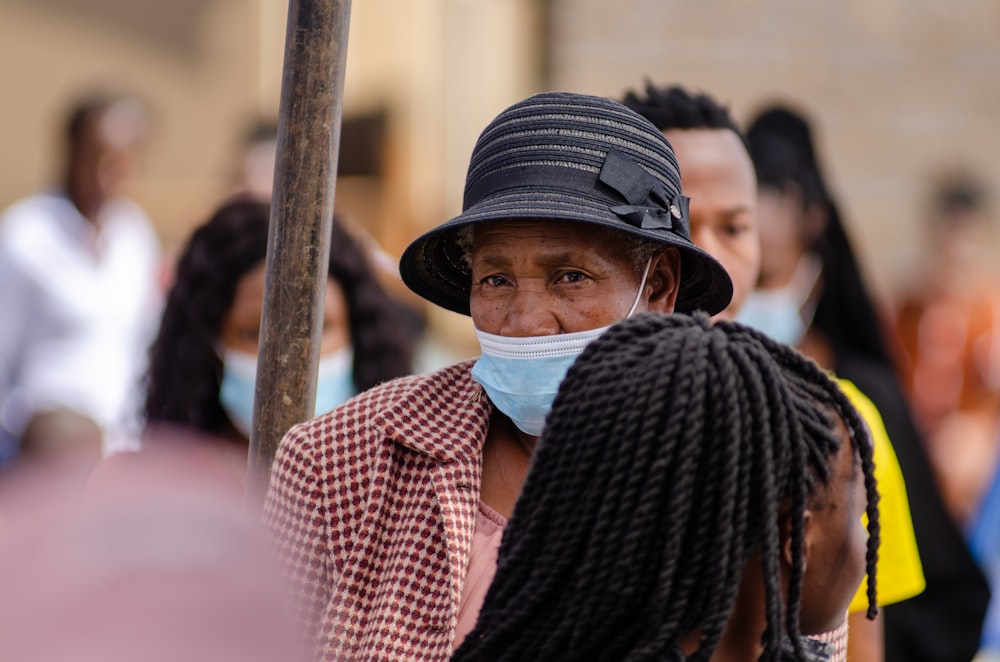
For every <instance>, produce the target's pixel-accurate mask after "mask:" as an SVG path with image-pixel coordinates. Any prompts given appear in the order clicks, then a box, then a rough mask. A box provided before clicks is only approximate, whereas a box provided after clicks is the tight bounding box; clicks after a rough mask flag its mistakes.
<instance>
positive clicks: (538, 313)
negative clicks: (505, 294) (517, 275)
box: [500, 287, 561, 338]
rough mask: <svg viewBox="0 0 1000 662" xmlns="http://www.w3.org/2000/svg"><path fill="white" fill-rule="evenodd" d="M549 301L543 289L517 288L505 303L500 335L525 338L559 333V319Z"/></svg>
mask: <svg viewBox="0 0 1000 662" xmlns="http://www.w3.org/2000/svg"><path fill="white" fill-rule="evenodd" d="M550 299H551V296H550V295H549V294H547V293H546V292H545V291H544V288H542V289H539V288H532V287H519V288H518V290H517V292H515V293H514V295H513V296H511V297H510V299H509V300H508V301H507V306H506V310H505V311H504V316H503V322H502V323H501V325H500V335H501V336H510V337H514V338H527V337H531V336H552V335H556V334H558V333H560V332H561V330H560V325H559V319H558V316H557V315H556V311H555V309H554V306H553V302H552V301H551V300H550Z"/></svg>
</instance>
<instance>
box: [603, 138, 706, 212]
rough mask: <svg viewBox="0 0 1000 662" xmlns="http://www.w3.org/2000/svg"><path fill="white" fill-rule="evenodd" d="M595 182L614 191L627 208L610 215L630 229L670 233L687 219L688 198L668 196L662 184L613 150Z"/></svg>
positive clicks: (610, 151)
mask: <svg viewBox="0 0 1000 662" xmlns="http://www.w3.org/2000/svg"><path fill="white" fill-rule="evenodd" d="M598 181H600V182H601V183H603V184H605V185H606V186H608V187H610V188H612V189H614V190H615V191H616V192H617V193H618V194H619V195H620V196H621V197H622V198H624V200H625V201H626V202H627V203H628V204H627V205H617V206H614V207H612V208H611V212H612V213H613V214H615V215H616V216H618V218H620V219H622V220H623V221H625V222H626V223H628V224H629V225H631V226H633V227H637V228H642V229H643V230H670V229H672V228H673V220H672V219H675V220H677V221H679V222H680V223H681V225H682V226H683V225H684V224H685V222H686V221H687V217H688V197H687V196H685V195H681V194H679V193H678V194H677V195H670V192H669V191H668V190H667V188H666V186H664V185H663V182H661V181H660V180H658V179H657V178H656V177H653V176H652V175H651V174H649V173H648V172H646V171H645V170H643V169H642V166H640V165H639V164H638V163H636V162H634V161H632V160H631V159H629V158H628V157H626V156H625V155H624V154H622V153H621V152H619V151H618V150H615V149H609V150H608V155H607V157H606V158H605V159H604V165H603V166H602V167H601V173H600V175H598Z"/></svg>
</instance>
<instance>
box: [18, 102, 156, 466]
mask: <svg viewBox="0 0 1000 662" xmlns="http://www.w3.org/2000/svg"><path fill="white" fill-rule="evenodd" d="M146 129H147V121H146V114H145V112H144V110H143V108H142V106H141V105H140V104H139V103H137V102H136V101H133V100H131V99H127V98H122V97H117V96H96V97H93V98H88V99H86V100H84V101H82V102H80V103H79V104H77V105H76V106H75V107H74V108H73V109H72V110H71V112H70V114H69V116H68V119H67V122H66V129H65V131H66V134H65V153H64V160H63V165H62V168H63V170H62V175H61V179H60V181H59V182H58V184H57V185H56V186H55V187H54V188H52V189H51V190H48V191H45V192H42V193H38V194H36V195H32V196H30V197H28V198H25V199H23V200H20V201H18V202H16V203H15V204H13V205H12V206H10V207H9V208H8V209H7V210H5V211H4V212H3V215H2V216H0V283H3V287H0V310H2V311H3V314H4V323H3V324H2V325H0V439H2V442H3V443H2V449H3V454H4V456H5V457H6V458H7V459H9V458H10V457H11V456H13V455H16V454H19V455H21V456H23V457H28V458H30V457H39V456H45V457H51V456H52V455H58V456H60V457H67V456H73V457H84V458H87V459H96V458H98V457H100V454H101V452H102V450H104V449H106V448H109V447H114V446H116V445H118V444H120V443H122V441H123V440H125V439H127V438H129V436H130V433H131V430H130V423H131V422H134V417H135V413H134V412H137V408H136V404H137V403H138V401H139V398H138V397H137V395H138V393H139V391H140V385H141V376H142V373H143V371H144V368H145V354H146V350H147V345H148V342H149V340H150V339H151V337H152V334H153V332H154V331H155V325H156V319H157V315H158V312H159V304H160V293H159V287H158V280H157V277H158V270H159V267H160V252H159V242H158V240H157V237H156V234H155V232H154V231H153V228H152V226H151V224H150V222H149V219H148V218H147V216H146V214H145V213H144V212H143V211H142V210H141V209H140V208H139V207H138V206H137V205H136V204H135V203H134V202H131V201H129V200H127V199H125V198H124V197H122V191H123V187H124V186H125V185H126V184H127V182H128V181H129V179H130V178H131V176H132V175H133V173H134V171H135V168H136V166H137V163H138V159H139V156H140V151H141V146H142V142H143V138H144V137H145V134H146Z"/></svg>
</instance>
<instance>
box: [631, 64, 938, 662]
mask: <svg viewBox="0 0 1000 662" xmlns="http://www.w3.org/2000/svg"><path fill="white" fill-rule="evenodd" d="M625 103H626V104H628V105H630V106H631V107H632V108H634V109H635V110H637V111H638V112H640V113H641V114H643V115H645V116H646V117H648V118H649V119H650V120H651V121H652V122H653V123H654V124H655V125H656V126H657V127H658V128H659V129H660V130H662V131H663V133H664V135H665V136H666V137H667V139H668V140H669V141H670V143H671V144H672V145H673V146H674V151H675V153H676V154H677V161H678V163H679V164H680V166H681V174H682V181H683V182H684V185H685V189H684V190H685V191H688V190H690V191H691V195H692V201H691V237H692V240H693V241H694V242H695V243H696V244H697V245H698V246H700V247H701V248H703V249H705V250H706V251H708V252H709V253H711V254H712V255H714V256H715V257H716V258H718V259H719V261H720V262H722V265H723V266H724V267H726V270H727V271H728V272H729V274H730V276H731V277H732V279H733V292H734V295H733V301H732V302H730V304H729V307H727V308H726V309H725V310H724V311H723V312H722V313H721V314H720V315H718V316H717V318H719V319H730V320H731V319H734V318H735V317H736V316H737V315H738V314H739V313H740V310H741V309H742V307H743V304H744V302H745V301H746V299H747V297H748V296H750V295H751V293H752V292H753V289H754V285H755V284H756V282H757V276H758V273H759V271H760V236H759V232H758V219H757V180H756V175H755V172H754V166H753V163H752V162H751V160H750V154H749V152H748V149H747V145H746V141H745V138H744V136H743V134H742V132H741V131H740V130H739V127H738V126H737V125H736V122H735V121H734V120H733V118H732V117H731V116H730V114H729V111H728V110H727V109H726V108H725V107H724V106H722V105H721V104H719V103H718V102H717V101H716V100H715V99H713V98H712V97H710V96H708V95H707V94H693V93H691V92H689V91H687V90H685V89H684V88H682V87H680V86H670V87H656V86H654V85H652V84H647V86H646V90H645V94H639V93H636V92H630V93H628V94H627V95H626V98H625ZM841 386H842V388H844V391H845V393H846V394H847V395H848V397H850V398H851V400H852V402H853V404H854V405H855V406H856V407H857V408H858V409H859V411H860V412H861V414H862V415H863V416H864V417H865V418H866V420H867V422H868V424H869V427H870V428H871V430H872V434H873V438H875V440H876V444H875V452H876V477H877V478H878V481H879V483H878V484H879V491H880V492H881V495H882V497H881V501H880V504H879V507H880V509H881V510H882V513H883V516H882V518H881V521H882V529H883V530H882V546H881V550H880V562H879V565H880V569H881V573H880V579H879V604H880V605H885V604H889V603H892V602H896V601H899V600H903V599H906V598H909V597H912V596H913V595H916V594H917V593H919V592H920V590H921V589H922V588H923V576H922V574H921V572H920V562H919V556H918V554H917V549H916V543H915V541H914V539H913V526H912V523H911V521H910V512H909V507H908V504H907V498H906V491H905V487H904V485H903V479H902V476H901V473H900V470H899V466H898V464H897V462H896V459H895V456H894V454H893V452H892V447H891V444H890V443H889V441H888V438H887V437H886V435H885V430H884V428H883V427H882V421H881V419H880V418H879V416H878V412H877V411H875V409H874V407H873V405H872V404H871V402H870V401H869V400H868V399H867V398H866V397H865V396H864V395H862V394H861V393H860V392H859V391H858V390H857V389H856V388H855V387H854V386H853V385H852V384H849V383H844V382H841ZM866 607H867V600H866V596H865V591H864V587H863V586H862V587H860V589H859V590H858V593H857V595H856V596H855V600H854V602H853V603H852V604H851V612H852V613H851V616H850V619H849V622H850V625H851V628H852V629H851V631H850V638H849V639H848V637H847V632H846V631H843V632H835V633H826V634H825V635H824V637H825V638H826V639H827V640H829V641H832V642H834V643H835V644H836V646H835V648H836V650H835V655H834V659H841V660H842V659H844V658H845V657H849V658H850V659H852V660H859V661H860V660H881V659H882V632H881V621H876V622H874V623H872V622H871V621H869V620H868V619H867V618H865V616H866V614H865V612H866Z"/></svg>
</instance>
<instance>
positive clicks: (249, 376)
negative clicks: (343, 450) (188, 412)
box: [219, 346, 357, 439]
mask: <svg viewBox="0 0 1000 662" xmlns="http://www.w3.org/2000/svg"><path fill="white" fill-rule="evenodd" d="M353 365H354V352H353V351H352V349H351V348H350V347H349V346H348V347H344V348H343V349H341V350H339V351H337V352H334V353H333V354H328V355H326V356H321V357H320V359H319V369H318V375H317V380H316V406H315V408H314V414H316V415H319V414H322V413H325V412H327V411H329V410H331V409H333V408H334V407H336V406H337V405H339V404H342V403H344V402H346V401H347V400H349V399H350V398H351V397H353V396H354V395H356V393H357V390H356V389H355V387H354V379H353ZM256 380H257V357H256V356H255V355H253V354H248V353H246V352H241V351H238V350H235V349H227V350H226V351H225V353H224V354H223V357H222V382H221V384H220V385H219V404H221V405H222V408H223V410H225V412H226V415H227V416H228V417H229V420H230V421H231V422H232V424H233V427H235V428H236V429H237V430H239V431H240V432H241V433H242V434H243V435H244V436H245V437H247V438H248V439H249V438H250V430H251V425H252V423H251V421H252V420H253V396H254V388H255V382H256Z"/></svg>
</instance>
